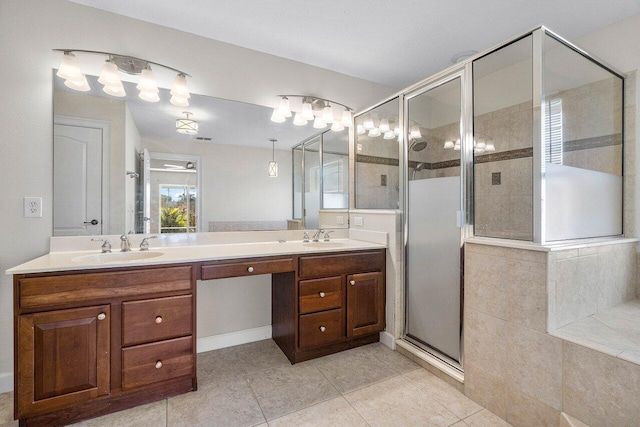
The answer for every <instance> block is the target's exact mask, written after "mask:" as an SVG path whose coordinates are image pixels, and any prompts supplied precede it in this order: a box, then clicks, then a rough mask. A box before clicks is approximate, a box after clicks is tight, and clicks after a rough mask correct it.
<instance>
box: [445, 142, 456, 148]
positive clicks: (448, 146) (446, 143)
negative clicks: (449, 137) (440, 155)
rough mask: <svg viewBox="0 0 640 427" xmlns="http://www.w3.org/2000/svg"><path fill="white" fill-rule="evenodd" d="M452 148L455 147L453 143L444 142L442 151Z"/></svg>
mask: <svg viewBox="0 0 640 427" xmlns="http://www.w3.org/2000/svg"><path fill="white" fill-rule="evenodd" d="M454 146H455V144H454V143H453V141H445V142H444V149H445V150H448V149H450V148H453V147H454Z"/></svg>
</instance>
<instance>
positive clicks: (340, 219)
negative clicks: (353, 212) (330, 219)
mask: <svg viewBox="0 0 640 427" xmlns="http://www.w3.org/2000/svg"><path fill="white" fill-rule="evenodd" d="M336 224H338V225H343V224H344V217H343V216H342V215H338V216H336Z"/></svg>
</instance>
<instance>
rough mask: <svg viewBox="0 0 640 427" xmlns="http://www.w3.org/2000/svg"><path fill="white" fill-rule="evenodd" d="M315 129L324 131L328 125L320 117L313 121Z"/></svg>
mask: <svg viewBox="0 0 640 427" xmlns="http://www.w3.org/2000/svg"><path fill="white" fill-rule="evenodd" d="M313 127H314V129H324V128H326V127H327V124H326V123H325V122H324V120H322V117H320V116H318V117H316V119H315V120H314V121H313Z"/></svg>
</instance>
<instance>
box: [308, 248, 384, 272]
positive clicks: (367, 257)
mask: <svg viewBox="0 0 640 427" xmlns="http://www.w3.org/2000/svg"><path fill="white" fill-rule="evenodd" d="M384 263H385V255H384V250H379V251H369V252H355V253H354V252H352V253H345V254H335V255H314V256H307V257H300V268H299V272H298V275H299V276H300V277H305V278H306V277H323V276H335V275H338V274H353V273H364V272H366V271H378V270H383V269H384Z"/></svg>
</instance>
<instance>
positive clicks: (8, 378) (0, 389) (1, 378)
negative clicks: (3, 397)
mask: <svg viewBox="0 0 640 427" xmlns="http://www.w3.org/2000/svg"><path fill="white" fill-rule="evenodd" d="M8 391H13V372H3V373H0V393H6V392H8Z"/></svg>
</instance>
